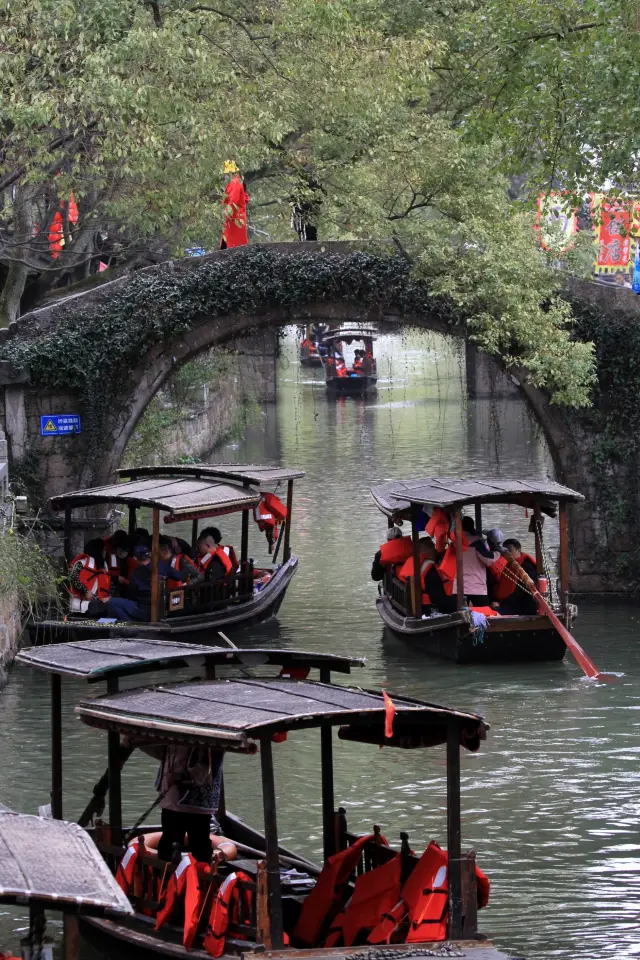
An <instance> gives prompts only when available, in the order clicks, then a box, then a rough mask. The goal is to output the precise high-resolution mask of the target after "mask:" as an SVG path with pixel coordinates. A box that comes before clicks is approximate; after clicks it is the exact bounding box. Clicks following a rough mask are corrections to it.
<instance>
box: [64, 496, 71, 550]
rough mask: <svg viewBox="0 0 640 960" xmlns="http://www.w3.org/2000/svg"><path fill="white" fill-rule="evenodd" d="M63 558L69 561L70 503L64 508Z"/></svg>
mask: <svg viewBox="0 0 640 960" xmlns="http://www.w3.org/2000/svg"><path fill="white" fill-rule="evenodd" d="M64 558H65V560H66V561H67V563H71V505H70V504H67V506H66V507H65V508H64Z"/></svg>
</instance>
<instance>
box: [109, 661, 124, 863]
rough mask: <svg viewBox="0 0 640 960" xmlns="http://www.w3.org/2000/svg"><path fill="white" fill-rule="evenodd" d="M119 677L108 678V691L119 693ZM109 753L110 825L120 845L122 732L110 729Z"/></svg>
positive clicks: (112, 838) (116, 844) (117, 844)
mask: <svg viewBox="0 0 640 960" xmlns="http://www.w3.org/2000/svg"><path fill="white" fill-rule="evenodd" d="M118 688H119V684H118V678H117V677H110V678H109V679H108V680H107V693H117V692H118ZM108 755H109V826H110V827H111V843H112V844H114V845H115V846H119V845H120V843H121V842H122V781H121V776H120V773H121V756H120V734H119V733H115V732H114V731H112V730H110V731H109V733H108Z"/></svg>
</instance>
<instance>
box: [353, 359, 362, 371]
mask: <svg viewBox="0 0 640 960" xmlns="http://www.w3.org/2000/svg"><path fill="white" fill-rule="evenodd" d="M363 368H364V361H363V360H362V358H361V357H358V359H357V360H354V361H353V372H354V373H361V372H362V370H363Z"/></svg>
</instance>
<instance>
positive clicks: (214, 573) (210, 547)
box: [196, 532, 233, 581]
mask: <svg viewBox="0 0 640 960" xmlns="http://www.w3.org/2000/svg"><path fill="white" fill-rule="evenodd" d="M196 554H197V563H198V569H199V570H200V572H201V573H203V574H204V578H205V580H211V581H216V580H224V578H225V577H227V576H229V574H230V573H232V572H233V570H232V568H233V564H232V562H231V560H230V559H229V557H228V556H227V554H226V553H225V552H224V549H223V547H221V546H219V545H218V544H217V543H216V541H215V539H214V537H212V536H211V534H210V533H206V532H205V533H201V534H200V536H199V537H198V542H197V544H196Z"/></svg>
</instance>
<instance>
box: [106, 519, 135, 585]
mask: <svg viewBox="0 0 640 960" xmlns="http://www.w3.org/2000/svg"><path fill="white" fill-rule="evenodd" d="M103 542H104V552H105V561H106V566H107V570H108V571H109V575H110V577H111V586H112V589H111V593H112V594H114V595H117V594H119V593H122V592H123V589H124V588H126V586H127V584H128V583H129V573H130V572H131V571H130V567H131V565H130V559H131V558H130V556H129V554H130V551H131V538H130V537H129V534H128V533H127V532H126V531H125V530H116V531H115V532H114V533H112V534H111V536H110V537H105V538H104V541H103Z"/></svg>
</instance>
